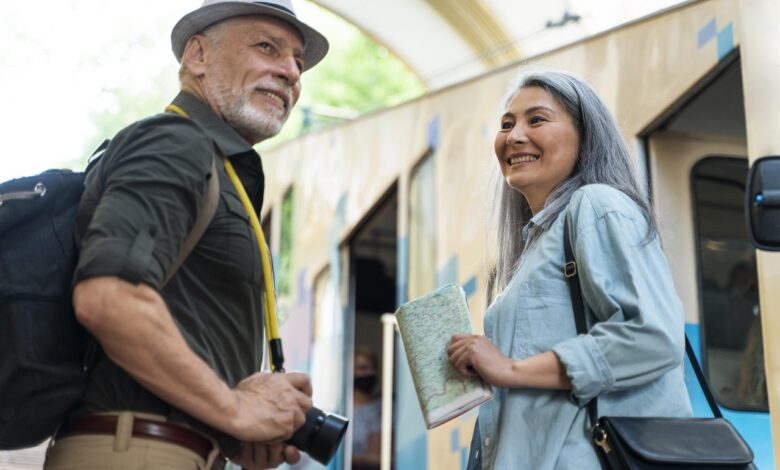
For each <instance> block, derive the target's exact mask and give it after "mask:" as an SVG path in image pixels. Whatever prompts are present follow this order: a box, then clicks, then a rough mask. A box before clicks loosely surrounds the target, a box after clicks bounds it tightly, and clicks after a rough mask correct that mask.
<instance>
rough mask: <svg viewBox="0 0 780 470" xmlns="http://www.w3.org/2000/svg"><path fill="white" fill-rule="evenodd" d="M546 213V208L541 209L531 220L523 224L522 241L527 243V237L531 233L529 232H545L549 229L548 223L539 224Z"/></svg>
mask: <svg viewBox="0 0 780 470" xmlns="http://www.w3.org/2000/svg"><path fill="white" fill-rule="evenodd" d="M547 211H548V209H547V207H545V208H543V209H542V210H540V211H539V212H537V213H536V214H534V216H533V217H531V220H529V221H528V223H527V224H525V227H523V241H525V242H527V241H528V236H529V235H530V233H531V230H541V231H544V230H547V227H549V225H550V224H549V223H541V221H542V220H544V215H545V213H546V212H547Z"/></svg>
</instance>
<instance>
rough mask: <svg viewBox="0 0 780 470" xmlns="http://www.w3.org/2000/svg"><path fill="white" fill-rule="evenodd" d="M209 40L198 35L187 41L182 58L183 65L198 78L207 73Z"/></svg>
mask: <svg viewBox="0 0 780 470" xmlns="http://www.w3.org/2000/svg"><path fill="white" fill-rule="evenodd" d="M207 42H208V40H207V39H206V37H205V36H203V35H202V34H196V35H195V36H193V37H191V38H190V39H189V41H187V45H185V46H184V54H182V56H181V62H182V64H183V65H184V66H185V67H186V68H187V69H188V70H189V71H190V73H191V74H192V75H194V76H196V77H200V76H202V75H204V74H205V73H206V66H207V59H206V48H207V47H208V46H209V44H207Z"/></svg>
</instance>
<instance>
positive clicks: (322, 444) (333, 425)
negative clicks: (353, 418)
mask: <svg viewBox="0 0 780 470" xmlns="http://www.w3.org/2000/svg"><path fill="white" fill-rule="evenodd" d="M347 426H349V420H348V419H347V418H344V417H342V416H339V415H337V414H332V413H331V414H328V413H325V412H323V411H322V410H320V409H319V408H312V409H310V410H309V412H308V413H306V422H305V423H303V426H301V427H300V428H298V430H297V431H295V434H293V436H292V437H291V438H290V440H288V441H287V443H288V444H292V445H294V446H295V447H297V448H298V449H300V450H301V451H303V452H306V453H307V454H309V455H310V456H311V457H312V458H313V459H314V460H316V461H317V462H319V463H321V464H323V465H327V464H328V462H329V461H330V459H331V458H332V457H333V454H335V453H336V449H338V448H339V444H341V439H342V438H343V437H344V433H345V432H346V431H347Z"/></svg>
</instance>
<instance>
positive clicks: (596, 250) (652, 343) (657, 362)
mask: <svg viewBox="0 0 780 470" xmlns="http://www.w3.org/2000/svg"><path fill="white" fill-rule="evenodd" d="M589 196H591V195H590V194H585V195H583V197H582V198H581V200H579V202H578V204H577V205H576V206H574V207H573V208H572V209H573V210H572V212H571V216H572V219H573V222H574V224H573V226H574V227H577V230H576V232H575V234H573V236H572V238H573V246H574V252H575V258H576V260H577V266H578V271H579V275H580V285H581V287H582V293H583V297H584V301H585V304H586V310H587V311H588V317H589V324H590V325H592V326H590V329H589V331H588V333H587V334H583V335H579V336H577V337H574V338H570V339H567V340H564V341H562V342H561V343H559V344H557V345H555V346H554V347H553V351H554V352H555V354H556V355H557V356H558V357H559V358H560V360H561V362H562V364H563V365H564V367H565V369H566V373H567V375H568V376H569V378H570V380H571V382H572V399H573V400H574V401H575V403H578V404H579V405H584V404H586V403H587V402H588V401H590V400H591V399H593V398H594V397H596V396H598V395H599V394H602V393H608V392H612V391H619V390H625V389H627V388H630V387H636V386H639V385H642V384H646V383H649V382H651V381H652V380H655V379H656V378H658V377H660V376H661V375H662V374H664V373H665V372H667V371H669V370H670V369H672V368H674V367H677V366H679V365H680V363H681V362H682V358H683V353H684V336H683V331H684V329H683V328H684V315H683V311H682V305H681V303H680V301H679V299H678V297H677V294H676V292H675V289H674V285H673V282H672V276H671V271H670V269H669V265H668V262H667V260H666V257H665V255H664V253H663V251H662V249H661V246H660V242H659V241H658V239H657V238H654V239H652V240H647V237H646V234H647V224H646V222H645V220H644V218H642V217H641V214H640V213H639V212H638V210H626V211H622V210H619V208H618V209H617V210H616V209H615V205H616V204H615V202H614V201H613V202H611V203H609V204H608V206H609V207H608V208H607V210H604V209H603V207H602V206H601V205H600V204H599V201H598V200H596V201H595V202H594V201H591V200H590V199H591V198H590V197H589ZM628 209H633V208H632V207H630V206H629V207H628ZM578 221H579V222H580V223H579V224H578Z"/></svg>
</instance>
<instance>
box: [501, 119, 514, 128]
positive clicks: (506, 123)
mask: <svg viewBox="0 0 780 470" xmlns="http://www.w3.org/2000/svg"><path fill="white" fill-rule="evenodd" d="M511 128H512V123H511V122H509V121H504V122H502V123H501V130H508V129H511Z"/></svg>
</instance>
